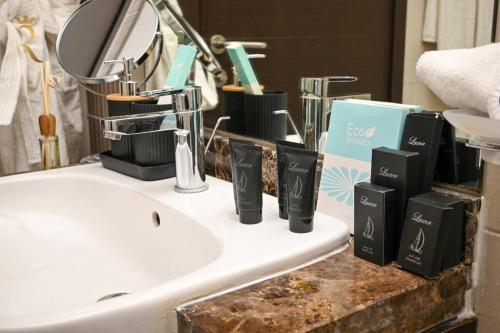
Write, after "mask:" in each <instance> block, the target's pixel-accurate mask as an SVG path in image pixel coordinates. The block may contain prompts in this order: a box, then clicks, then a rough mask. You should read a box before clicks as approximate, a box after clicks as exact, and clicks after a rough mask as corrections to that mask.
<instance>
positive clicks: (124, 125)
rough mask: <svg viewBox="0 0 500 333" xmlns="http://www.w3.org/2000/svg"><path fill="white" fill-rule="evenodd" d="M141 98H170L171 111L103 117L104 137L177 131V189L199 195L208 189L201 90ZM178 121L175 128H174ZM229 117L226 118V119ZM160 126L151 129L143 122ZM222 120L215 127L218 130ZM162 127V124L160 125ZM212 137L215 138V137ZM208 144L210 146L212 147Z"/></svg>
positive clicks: (169, 91)
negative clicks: (173, 123)
mask: <svg viewBox="0 0 500 333" xmlns="http://www.w3.org/2000/svg"><path fill="white" fill-rule="evenodd" d="M141 95H142V96H171V98H172V102H171V103H172V109H171V110H167V111H157V112H150V113H141V114H134V115H127V116H118V117H106V118H101V127H102V131H103V135H104V138H107V139H111V140H120V139H121V137H122V136H126V135H136V134H142V133H153V132H160V131H175V132H174V133H175V160H176V163H175V164H176V179H177V184H176V185H175V190H176V191H177V192H180V193H196V192H201V191H205V190H207V189H208V185H207V184H206V183H205V142H204V136H203V111H202V109H201V101H202V95H201V88H200V87H197V86H186V87H184V88H183V89H161V90H156V91H147V92H143V93H141ZM173 118H175V124H176V126H172V125H171V123H172V122H173V121H172V120H173ZM228 118H229V117H223V119H221V120H226V119H228ZM145 121H146V122H148V123H149V124H151V123H155V124H159V125H158V128H155V129H153V130H151V127H150V126H147V127H144V126H141V123H144V122H145ZM219 123H220V121H218V123H217V126H216V127H215V128H214V133H215V131H216V130H217V127H218V125H219ZM160 124H161V125H160ZM212 137H213V135H212ZM210 143H211V140H210V141H209V142H208V144H207V147H208V146H209V145H210Z"/></svg>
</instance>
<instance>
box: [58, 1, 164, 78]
mask: <svg viewBox="0 0 500 333" xmlns="http://www.w3.org/2000/svg"><path fill="white" fill-rule="evenodd" d="M94 1H99V0H88V1H85V2H84V3H82V4H81V5H80V6H78V8H76V9H75V10H74V11H73V13H71V15H70V16H69V17H68V18H67V19H66V20H65V21H64V24H63V25H62V27H61V29H60V30H59V33H58V35H57V41H56V56H57V61H58V62H59V64H60V65H61V67H62V68H63V69H64V70H65V71H66V72H67V73H69V74H70V75H71V76H73V77H74V78H76V79H77V80H78V81H79V82H81V83H84V84H102V83H110V82H115V81H118V80H119V79H120V78H121V74H122V72H123V71H120V72H118V73H115V74H110V75H107V76H103V77H98V78H96V77H85V76H81V75H78V74H75V73H73V72H72V71H70V70H68V68H67V67H66V66H65V65H64V62H63V61H62V59H61V57H60V52H59V49H60V47H61V37H62V35H63V33H64V30H65V29H66V27H67V26H68V25H69V24H70V22H71V20H72V19H73V18H74V17H75V16H76V15H78V13H79V11H80V10H81V9H82V8H84V7H85V6H87V5H89V4H90V3H92V2H94ZM144 1H145V2H147V3H148V4H149V5H150V6H151V8H152V9H153V10H154V12H155V14H156V15H155V16H156V22H155V25H156V33H155V34H154V35H153V36H152V37H151V41H150V43H149V44H148V45H149V46H148V47H147V48H146V49H145V50H144V52H143V53H142V55H141V56H140V57H139V59H134V61H135V64H134V65H135V67H138V66H140V65H142V64H143V63H144V62H145V61H146V59H147V58H148V57H149V55H151V54H153V52H154V49H155V48H156V46H159V52H158V56H157V58H158V59H157V61H155V65H154V66H153V68H152V69H151V72H150V73H148V74H147V75H146V78H145V80H144V81H143V82H141V83H140V84H139V85H143V84H144V83H145V82H146V81H147V80H148V79H149V77H151V75H152V74H153V73H154V71H155V70H156V67H157V65H158V62H159V60H160V57H161V54H162V49H163V34H162V33H161V31H160V17H159V13H158V10H157V8H156V7H155V5H154V4H153V3H152V2H151V0H144ZM158 44H159V45H158Z"/></svg>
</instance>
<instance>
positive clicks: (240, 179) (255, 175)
mask: <svg viewBox="0 0 500 333" xmlns="http://www.w3.org/2000/svg"><path fill="white" fill-rule="evenodd" d="M232 150H233V157H234V171H235V175H236V201H237V203H238V211H239V216H240V222H241V223H243V224H255V223H259V222H261V221H262V147H260V146H250V145H238V144H234V145H233V147H232Z"/></svg>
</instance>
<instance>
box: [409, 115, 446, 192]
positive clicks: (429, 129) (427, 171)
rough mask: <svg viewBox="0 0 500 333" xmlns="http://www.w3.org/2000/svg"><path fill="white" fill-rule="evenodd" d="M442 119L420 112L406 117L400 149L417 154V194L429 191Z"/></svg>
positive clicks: (439, 141) (439, 140) (441, 130)
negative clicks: (418, 178) (418, 179)
mask: <svg viewBox="0 0 500 333" xmlns="http://www.w3.org/2000/svg"><path fill="white" fill-rule="evenodd" d="M443 123H444V119H443V117H442V116H441V115H440V114H439V113H435V112H420V113H410V114H408V115H407V116H406V123H405V128H404V132H403V138H402V140H401V149H402V150H406V151H413V152H417V153H419V154H420V155H419V161H418V174H419V177H420V181H419V185H418V193H424V192H428V191H430V190H431V187H432V181H433V179H434V170H435V169H436V162H437V157H438V152H439V146H440V144H441V134H442V132H443Z"/></svg>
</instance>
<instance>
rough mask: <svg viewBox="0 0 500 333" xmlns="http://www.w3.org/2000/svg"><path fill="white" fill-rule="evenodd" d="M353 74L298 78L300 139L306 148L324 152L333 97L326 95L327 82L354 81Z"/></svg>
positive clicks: (355, 79) (355, 78)
mask: <svg viewBox="0 0 500 333" xmlns="http://www.w3.org/2000/svg"><path fill="white" fill-rule="evenodd" d="M357 80H358V78H357V77H354V76H324V77H303V78H301V79H300V93H301V96H300V99H301V104H302V126H303V127H302V140H303V142H304V144H305V146H306V149H310V150H316V151H318V152H320V153H323V152H324V146H325V144H326V142H325V141H326V133H327V131H328V121H327V120H328V114H329V113H330V106H331V103H332V100H333V99H334V98H333V97H328V84H329V83H332V82H355V81H357Z"/></svg>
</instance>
